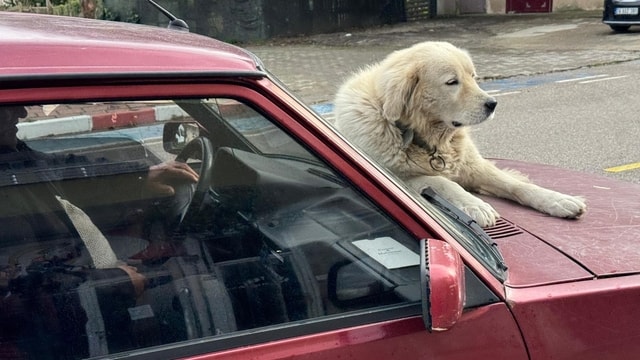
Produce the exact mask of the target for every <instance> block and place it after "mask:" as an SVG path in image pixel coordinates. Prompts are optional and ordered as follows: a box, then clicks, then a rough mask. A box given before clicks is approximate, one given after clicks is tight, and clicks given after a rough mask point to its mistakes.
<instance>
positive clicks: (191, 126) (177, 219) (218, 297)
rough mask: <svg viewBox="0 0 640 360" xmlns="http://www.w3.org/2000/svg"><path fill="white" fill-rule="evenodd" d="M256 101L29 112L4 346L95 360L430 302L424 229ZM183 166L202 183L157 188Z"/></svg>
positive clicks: (4, 177) (20, 155) (6, 226)
mask: <svg viewBox="0 0 640 360" xmlns="http://www.w3.org/2000/svg"><path fill="white" fill-rule="evenodd" d="M250 105H251V104H245V103H243V102H240V101H238V100H233V99H228V98H224V99H223V98H214V99H211V98H208V99H177V100H167V99H153V100H152V101H118V102H92V103H68V104H34V105H29V106H25V108H24V109H25V116H23V118H22V119H21V120H20V124H19V125H18V127H19V131H18V137H20V138H21V140H20V141H18V144H20V145H19V146H21V147H22V149H21V150H20V149H13V148H12V149H4V150H3V151H2V153H1V154H0V197H1V198H2V205H0V208H1V210H0V222H1V225H2V227H1V228H0V229H1V230H0V232H1V233H2V235H1V236H0V237H1V239H2V240H1V241H0V291H1V292H2V297H1V298H2V300H0V318H1V322H2V323H3V324H6V325H3V326H2V330H0V343H1V344H2V346H3V347H4V348H3V349H2V350H3V351H10V352H13V353H15V354H19V355H22V356H25V357H28V356H37V357H39V358H42V356H43V355H42V354H51V358H69V359H76V358H85V357H91V356H101V355H108V354H114V353H118V352H122V351H131V350H135V349H141V348H145V347H149V346H157V345H164V344H170V343H176V342H182V341H188V340H195V339H201V338H212V339H215V338H216V337H220V338H228V337H229V336H234V334H242V333H245V332H247V331H254V330H256V329H262V328H265V329H266V328H268V327H270V326H274V325H279V326H287V325H288V324H291V325H294V324H297V325H300V324H306V323H312V322H314V321H316V320H317V321H319V320H321V319H326V318H331V317H334V316H345V315H349V314H361V313H364V312H367V311H370V310H371V309H374V308H376V309H378V308H386V307H394V306H398V305H406V304H413V303H416V302H418V301H419V300H420V288H419V271H418V269H417V265H418V263H419V256H418V253H419V252H418V242H417V241H416V239H413V238H412V237H411V236H409V235H408V234H407V233H406V232H405V231H404V230H403V229H402V228H400V227H399V226H398V225H397V224H395V223H394V222H393V221H392V220H391V219H390V218H389V217H388V216H386V215H385V214H384V213H383V212H382V211H380V209H379V208H377V207H376V206H375V205H374V204H373V203H372V202H371V201H369V200H368V199H367V198H366V197H365V196H363V195H362V193H360V192H359V191H358V190H357V189H355V188H354V187H353V186H352V185H351V184H350V183H349V182H348V181H346V180H345V179H344V178H343V177H341V176H340V175H339V174H338V173H336V172H335V171H333V170H332V169H331V168H330V167H329V166H327V164H326V163H324V162H323V161H322V160H321V159H319V158H318V157H316V156H315V155H314V154H312V153H311V152H310V151H309V150H307V148H306V147H305V146H303V145H302V144H300V143H298V142H296V141H295V139H293V138H292V137H291V136H289V135H288V134H287V133H286V132H285V131H283V130H282V129H281V128H279V127H278V126H277V124H276V123H274V122H273V121H271V120H270V119H269V118H268V117H266V116H263V115H262V114H261V113H260V112H258V111H256V110H255V109H254V108H253V107H252V106H250ZM176 161H178V162H182V163H186V164H188V166H189V167H191V168H192V169H193V170H194V171H195V172H196V173H198V174H199V180H198V182H197V183H193V182H190V181H187V180H185V178H184V177H181V176H179V174H173V175H174V176H165V177H164V178H163V180H164V182H163V183H162V185H163V186H160V187H159V186H158V184H156V183H153V182H152V180H153V179H152V177H153V176H152V175H151V174H152V173H151V172H150V169H151V170H154V169H162V168H163V166H167V164H173V163H174V162H176ZM167 187H168V188H170V189H171V190H170V191H167ZM66 204H71V205H66ZM70 209H71V210H70ZM78 224H81V225H78ZM110 254H112V256H114V257H115V260H114V261H106V260H105V262H106V264H103V262H101V261H99V260H102V259H109V256H110ZM47 356H48V355H47Z"/></svg>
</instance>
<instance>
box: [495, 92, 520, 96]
mask: <svg viewBox="0 0 640 360" xmlns="http://www.w3.org/2000/svg"><path fill="white" fill-rule="evenodd" d="M515 94H520V91H509V92H504V93H498V94H493V96H505V95H515Z"/></svg>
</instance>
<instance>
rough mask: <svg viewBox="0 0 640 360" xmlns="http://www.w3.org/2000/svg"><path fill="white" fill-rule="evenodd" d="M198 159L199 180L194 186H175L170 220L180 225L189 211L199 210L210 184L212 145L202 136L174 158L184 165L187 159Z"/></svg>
mask: <svg viewBox="0 0 640 360" xmlns="http://www.w3.org/2000/svg"><path fill="white" fill-rule="evenodd" d="M198 158H199V159H200V160H201V162H200V169H199V170H198V174H199V178H198V182H197V183H195V184H181V185H178V186H175V187H174V189H175V196H174V201H173V206H172V207H173V209H172V211H171V216H172V219H175V220H176V225H180V224H181V223H182V221H183V220H184V218H185V216H186V215H187V213H188V212H190V209H194V210H200V209H201V206H202V203H203V202H204V199H205V198H206V196H207V192H208V191H209V186H210V184H211V168H212V167H213V145H211V141H210V140H209V139H208V138H206V137H203V136H198V137H197V138H195V139H193V140H191V141H190V142H189V143H188V144H187V145H186V146H185V147H184V149H182V151H181V152H180V154H178V156H176V159H175V160H176V161H179V162H183V163H186V162H187V160H189V159H198Z"/></svg>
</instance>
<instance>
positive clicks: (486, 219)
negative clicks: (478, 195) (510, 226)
mask: <svg viewBox="0 0 640 360" xmlns="http://www.w3.org/2000/svg"><path fill="white" fill-rule="evenodd" d="M477 200H478V201H475V202H474V203H473V204H465V205H462V206H460V209H461V210H462V211H464V213H465V214H467V215H469V216H470V217H471V218H472V219H473V220H475V222H476V223H478V225H480V226H481V227H488V226H493V225H495V224H496V220H498V219H499V218H500V214H498V212H497V211H496V210H495V209H494V208H493V206H491V205H489V204H487V203H486V202H484V201H482V200H480V199H477Z"/></svg>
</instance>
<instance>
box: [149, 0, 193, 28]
mask: <svg viewBox="0 0 640 360" xmlns="http://www.w3.org/2000/svg"><path fill="white" fill-rule="evenodd" d="M147 1H149V3H151V5H153V6H155V8H156V9H158V10H160V12H161V13H163V14H164V15H165V16H166V17H168V18H169V25H168V26H167V29H171V30H180V31H187V32H188V31H189V25H187V23H186V22H185V21H184V20H182V19H178V18H177V17H175V16H174V15H173V14H172V13H170V12H169V10H167V9H165V8H163V7H162V6H160V5H158V4H157V3H156V2H155V1H153V0H147Z"/></svg>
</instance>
